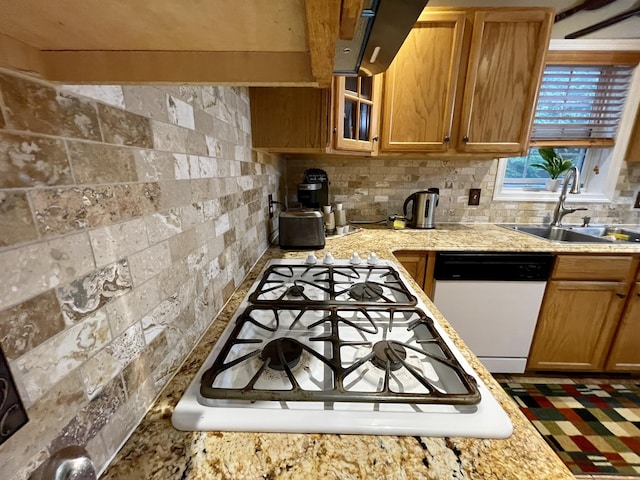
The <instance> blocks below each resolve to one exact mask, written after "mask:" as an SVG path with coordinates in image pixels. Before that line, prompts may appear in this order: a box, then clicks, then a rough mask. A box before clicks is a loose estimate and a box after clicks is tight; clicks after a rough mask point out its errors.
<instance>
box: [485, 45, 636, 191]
mask: <svg viewBox="0 0 640 480" xmlns="http://www.w3.org/2000/svg"><path fill="white" fill-rule="evenodd" d="M549 50H550V51H558V52H567V51H586V52H588V51H635V52H637V51H640V41H638V40H596V41H594V40H552V41H551V43H550V46H549ZM549 63H550V64H551V63H553V62H549ZM575 63H576V64H579V63H581V62H580V61H578V60H576V61H575ZM536 102H537V99H536ZM639 109H640V64H638V65H636V67H635V71H634V73H633V77H632V80H631V84H630V86H629V91H628V94H627V101H626V103H625V107H624V110H623V113H622V117H621V119H620V124H619V126H618V134H617V137H616V142H615V145H614V146H613V147H610V148H611V150H610V154H609V158H608V159H606V168H601V169H600V175H605V177H604V178H603V177H600V176H598V178H596V177H595V175H593V174H592V171H593V167H594V166H595V165H596V163H597V164H599V165H600V164H602V160H603V159H602V158H601V155H602V150H600V151H598V150H593V151H589V152H588V153H587V156H586V158H585V165H587V167H586V168H583V170H584V172H581V173H583V175H581V176H582V181H583V183H584V185H585V188H584V190H583V192H582V193H581V194H580V195H575V196H572V197H571V201H572V203H610V202H611V201H612V200H613V199H614V198H615V195H616V184H617V181H618V177H619V175H620V170H621V168H622V165H623V163H624V156H625V152H626V149H627V145H628V143H629V140H630V138H631V134H632V130H633V126H634V121H635V116H636V113H637V111H638V110H639ZM529 148H537V146H530V147H529ZM596 148H597V147H596ZM604 148H606V147H604ZM507 161H508V158H500V159H498V167H497V173H496V182H495V186H494V190H493V200H495V201H511V202H540V203H546V202H557V201H558V193H557V192H549V191H530V190H524V189H518V188H507V189H505V188H504V174H505V171H506V168H507ZM590 186H591V188H589V187H590ZM596 187H597V191H596Z"/></svg>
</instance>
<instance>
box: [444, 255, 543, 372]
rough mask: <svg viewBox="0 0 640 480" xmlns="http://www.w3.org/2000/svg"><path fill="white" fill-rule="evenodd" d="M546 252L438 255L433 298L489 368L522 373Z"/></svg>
mask: <svg viewBox="0 0 640 480" xmlns="http://www.w3.org/2000/svg"><path fill="white" fill-rule="evenodd" d="M552 262H553V256H552V255H550V254H545V253H543V254H537V253H533V254H531V253H525V254H520V253H495V252H491V253H474V252H471V253H469V252H446V253H438V254H437V255H436V268H435V274H434V276H435V279H436V280H435V290H434V300H433V301H434V303H435V304H436V306H437V307H438V310H440V312H441V313H442V314H443V315H444V317H445V318H446V319H447V321H448V322H449V323H450V324H451V326H453V328H454V329H455V330H456V332H458V334H459V335H460V337H461V338H462V339H463V340H464V341H465V343H466V344H467V346H468V347H469V348H470V349H471V351H472V352H473V353H474V354H475V355H476V356H477V357H478V358H479V360H480V361H481V362H482V363H483V365H484V366H485V367H486V368H487V369H488V370H489V371H490V372H493V373H523V372H524V371H525V367H526V365H527V355H528V354H529V350H530V348H531V342H532V340H533V333H534V330H535V328H536V323H537V320H538V314H539V312H540V306H541V304H542V298H543V296H544V291H545V288H546V283H547V282H546V281H547V278H548V276H549V271H550V269H551V265H552Z"/></svg>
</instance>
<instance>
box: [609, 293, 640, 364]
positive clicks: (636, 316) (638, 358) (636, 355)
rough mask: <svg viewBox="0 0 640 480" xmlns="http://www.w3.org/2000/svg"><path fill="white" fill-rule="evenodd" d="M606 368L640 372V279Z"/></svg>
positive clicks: (626, 309)
mask: <svg viewBox="0 0 640 480" xmlns="http://www.w3.org/2000/svg"><path fill="white" fill-rule="evenodd" d="M605 368H606V370H610V371H619V372H640V281H637V282H636V283H635V284H634V287H633V290H632V291H631V295H629V299H628V301H627V305H626V307H625V310H624V313H623V314H622V320H621V321H620V325H619V326H618V330H617V332H616V336H615V338H614V340H613V344H612V346H611V351H610V352H609V358H608V359H607V364H606V367H605Z"/></svg>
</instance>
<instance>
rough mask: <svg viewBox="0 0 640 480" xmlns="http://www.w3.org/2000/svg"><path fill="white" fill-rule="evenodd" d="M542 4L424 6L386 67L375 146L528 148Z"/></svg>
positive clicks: (472, 150)
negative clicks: (379, 133)
mask: <svg viewBox="0 0 640 480" xmlns="http://www.w3.org/2000/svg"><path fill="white" fill-rule="evenodd" d="M552 18H553V11H552V9H548V8H528V9H518V8H514V9H511V8H500V9H486V10H485V9H482V10H480V9H464V10H439V9H429V8H427V9H425V11H424V12H423V14H422V15H421V17H420V19H419V21H418V23H417V24H416V26H415V28H414V29H413V30H412V32H411V34H410V35H409V37H408V38H407V40H406V41H405V43H404V44H403V46H402V48H401V49H400V51H399V53H398V55H397V56H396V58H395V60H394V62H393V63H392V65H391V66H390V67H389V70H388V71H387V72H386V73H385V85H384V95H383V116H382V118H383V120H382V136H381V150H382V151H384V152H425V153H429V152H432V153H444V152H447V153H449V154H451V153H467V154H484V155H487V154H495V155H498V156H500V155H501V156H513V155H514V154H520V153H523V152H525V151H526V149H527V147H528V140H529V134H530V131H531V125H532V121H533V113H534V110H535V104H536V99H537V94H538V90H539V86H540V81H541V78H542V72H543V68H544V58H545V54H546V50H547V47H548V43H549V38H550V33H551V26H552Z"/></svg>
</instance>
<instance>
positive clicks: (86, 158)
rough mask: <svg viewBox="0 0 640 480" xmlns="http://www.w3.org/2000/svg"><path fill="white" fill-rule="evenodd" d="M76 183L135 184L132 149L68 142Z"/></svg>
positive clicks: (136, 177) (136, 178)
mask: <svg viewBox="0 0 640 480" xmlns="http://www.w3.org/2000/svg"><path fill="white" fill-rule="evenodd" d="M67 145H68V148H69V159H70V161H71V166H72V168H73V174H74V177H75V179H76V183H122V182H135V181H137V180H138V176H137V174H136V167H135V160H134V155H133V152H134V150H133V149H130V148H122V147H115V146H111V145H96V144H93V143H83V142H68V144H67Z"/></svg>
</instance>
